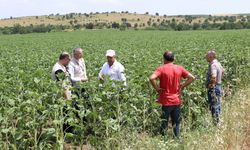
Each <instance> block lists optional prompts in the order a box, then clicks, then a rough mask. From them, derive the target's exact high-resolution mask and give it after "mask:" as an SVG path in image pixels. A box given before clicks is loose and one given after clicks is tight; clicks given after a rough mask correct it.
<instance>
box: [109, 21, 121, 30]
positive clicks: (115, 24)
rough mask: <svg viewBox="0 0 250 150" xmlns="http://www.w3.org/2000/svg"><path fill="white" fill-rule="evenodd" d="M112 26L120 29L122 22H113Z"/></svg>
mask: <svg viewBox="0 0 250 150" xmlns="http://www.w3.org/2000/svg"><path fill="white" fill-rule="evenodd" d="M111 27H112V28H114V29H118V28H119V27H120V24H119V23H116V22H113V23H112V24H111Z"/></svg>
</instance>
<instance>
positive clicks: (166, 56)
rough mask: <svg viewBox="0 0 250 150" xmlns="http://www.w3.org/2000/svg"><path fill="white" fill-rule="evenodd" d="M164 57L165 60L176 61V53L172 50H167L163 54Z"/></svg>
mask: <svg viewBox="0 0 250 150" xmlns="http://www.w3.org/2000/svg"><path fill="white" fill-rule="evenodd" d="M163 58H164V60H166V61H170V62H172V61H174V53H173V52H170V51H166V52H165V53H164V54H163Z"/></svg>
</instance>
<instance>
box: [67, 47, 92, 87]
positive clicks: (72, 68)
mask: <svg viewBox="0 0 250 150" xmlns="http://www.w3.org/2000/svg"><path fill="white" fill-rule="evenodd" d="M68 71H69V74H70V80H71V82H72V85H73V86H76V85H77V84H78V83H81V82H85V81H87V80H88V77H87V71H86V66H85V61H84V59H83V50H82V49H81V48H76V49H74V50H73V58H72V60H71V61H70V63H69V66H68Z"/></svg>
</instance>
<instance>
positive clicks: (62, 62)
mask: <svg viewBox="0 0 250 150" xmlns="http://www.w3.org/2000/svg"><path fill="white" fill-rule="evenodd" d="M69 62H70V55H69V53H67V52H63V53H61V54H60V56H59V60H58V62H57V63H56V64H55V65H54V67H53V69H52V73H51V77H52V79H53V80H56V81H62V82H63V85H62V86H63V89H64V91H63V96H64V98H65V99H67V100H69V99H71V91H70V87H71V86H70V81H69V74H68V72H67V71H66V66H67V65H68V64H69Z"/></svg>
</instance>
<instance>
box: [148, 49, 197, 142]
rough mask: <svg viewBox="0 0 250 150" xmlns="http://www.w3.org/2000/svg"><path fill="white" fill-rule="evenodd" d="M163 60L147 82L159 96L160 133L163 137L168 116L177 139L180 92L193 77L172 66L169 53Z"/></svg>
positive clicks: (177, 66)
mask: <svg viewBox="0 0 250 150" xmlns="http://www.w3.org/2000/svg"><path fill="white" fill-rule="evenodd" d="M163 58H164V64H163V65H162V66H160V67H158V68H157V69H156V70H155V71H154V73H153V74H152V75H151V76H150V77H149V80H150V83H151V84H152V86H153V87H154V89H155V90H156V91H157V92H158V94H159V98H158V103H160V104H161V105H162V116H161V118H162V124H161V128H160V133H161V134H162V135H163V136H164V135H165V132H166V131H165V130H166V128H167V127H168V120H169V116H171V120H172V125H173V131H174V135H175V136H176V137H178V136H179V134H180V105H181V99H180V97H181V91H182V90H183V89H184V88H185V87H187V86H188V85H189V84H190V83H192V82H193V81H194V79H195V77H194V76H193V75H192V74H191V73H189V72H188V71H187V70H186V69H185V68H183V67H182V66H179V65H175V64H173V61H174V59H175V57H174V54H173V53H172V52H171V51H166V52H165V53H164V54H163ZM182 78H186V79H187V80H186V81H185V82H184V83H183V84H182V83H181V79H182ZM157 79H159V80H160V83H159V85H158V84H157V82H156V80H157Z"/></svg>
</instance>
